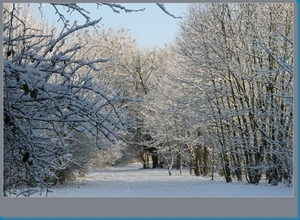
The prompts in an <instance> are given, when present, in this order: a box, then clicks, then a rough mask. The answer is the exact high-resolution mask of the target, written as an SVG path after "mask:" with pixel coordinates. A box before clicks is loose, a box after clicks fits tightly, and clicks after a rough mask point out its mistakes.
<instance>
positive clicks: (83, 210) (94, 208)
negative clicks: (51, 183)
mask: <svg viewBox="0 0 300 220" xmlns="http://www.w3.org/2000/svg"><path fill="white" fill-rule="evenodd" d="M56 1H57V0H56ZM68 1H69V2H71V1H70V0H65V2H68ZM8 2H16V1H8ZM18 2H21V1H18ZM29 2H31V3H38V2H36V1H29ZM39 2H45V3H46V2H49V1H44V0H42V1H39ZM72 2H74V1H72ZM75 2H78V3H80V2H83V1H75ZM88 2H89V3H93V2H95V1H88ZM109 2H111V0H109ZM117 2H118V3H139V2H141V1H126V0H119V1H117ZM148 2H149V3H154V2H155V1H154V2H151V1H145V2H143V3H148ZM164 2H165V3H182V1H177V2H176V0H175V1H169V0H167V1H164ZM192 2H197V3H205V2H203V1H202V0H199V1H195V0H193V1H189V2H187V3H192ZM206 2H220V3H221V2H231V1H222V0H220V1H216V0H213V1H206ZM235 2H243V1H235ZM252 2H253V3H259V2H269V3H271V2H272V3H275V2H282V3H283V2H286V1H283V0H282V1H278V0H273V1H270V0H266V1H251V3H252ZM288 2H292V3H295V4H294V5H295V7H294V11H295V13H294V14H295V21H298V13H297V12H298V9H299V5H298V4H299V3H297V4H296V2H295V1H288ZM26 3H28V1H26ZM1 6H2V5H1ZM0 13H1V14H2V10H1V12H0ZM294 30H295V35H294V36H295V39H296V40H297V39H298V27H297V25H296V22H294ZM1 32H2V29H1ZM294 43H295V48H296V50H295V53H294V54H295V57H296V58H298V51H297V49H298V42H297V41H295V42H294ZM0 49H1V51H2V44H1V45H0ZM297 61H298V59H296V62H295V64H296V65H295V73H297V72H298V66H297ZM1 71H2V72H3V69H2V63H1ZM297 82H298V76H297V74H295V82H294V83H295V84H296V83H297ZM2 83H3V74H0V88H1V91H3V90H2V89H3V84H2ZM294 88H295V94H297V95H298V88H297V86H295V87H294ZM294 97H295V96H294ZM0 101H1V104H0V105H1V106H2V103H3V92H0ZM294 103H295V106H294V112H295V113H296V114H297V113H298V111H297V110H298V106H297V105H298V97H295V98H294ZM0 115H3V108H2V107H1V108H0ZM1 117H2V116H1ZM294 122H295V123H294V124H295V131H296V132H297V131H298V124H297V122H298V115H295V117H294ZM0 128H1V129H0V141H1V142H0V144H1V146H3V129H2V128H3V120H2V119H0ZM296 132H295V134H297V133H296ZM294 146H298V137H297V135H295V136H294ZM296 156H298V149H297V147H295V148H294V171H295V172H294V175H295V176H294V177H295V178H294V182H295V184H294V197H292V198H4V197H3V196H2V193H1V196H0V218H1V217H80V218H85V217H98V218H99V217H104V218H105V217H122V218H126V217H173V218H175V217H176V218H185V217H195V218H205V217H221V218H226V217H274V218H286V217H294V218H297V217H298V172H297V168H298V160H297V159H298V158H296ZM0 158H3V147H2V148H1V150H0ZM0 161H1V166H0V172H1V178H0V187H1V189H2V188H3V185H2V179H3V172H2V167H3V164H2V163H3V162H2V161H3V160H2V159H1V160H0Z"/></svg>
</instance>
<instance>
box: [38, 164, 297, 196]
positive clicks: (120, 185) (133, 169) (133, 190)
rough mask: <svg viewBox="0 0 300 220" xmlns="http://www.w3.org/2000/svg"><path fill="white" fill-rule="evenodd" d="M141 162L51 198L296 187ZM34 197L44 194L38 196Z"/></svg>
mask: <svg viewBox="0 0 300 220" xmlns="http://www.w3.org/2000/svg"><path fill="white" fill-rule="evenodd" d="M141 167H142V165H141V164H131V165H127V166H124V167H113V168H112V169H111V170H110V171H103V170H94V171H92V172H90V173H89V174H87V175H86V177H85V178H84V179H82V180H80V181H78V182H76V183H73V184H67V185H60V186H57V187H55V188H53V189H52V192H51V193H48V197H291V196H293V188H288V187H285V186H270V185H268V184H266V183H264V182H263V181H261V183H260V184H259V185H250V184H247V183H246V182H233V183H226V182H225V180H223V179H222V178H220V179H217V180H211V179H210V178H209V177H197V176H191V175H189V172H188V170H185V172H184V174H183V175H179V171H178V170H173V175H172V176H169V175H168V171H167V170H166V169H159V168H158V169H141ZM35 196H45V194H42V195H35Z"/></svg>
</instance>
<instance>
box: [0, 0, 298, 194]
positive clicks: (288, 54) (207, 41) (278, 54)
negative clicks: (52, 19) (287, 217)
mask: <svg viewBox="0 0 300 220" xmlns="http://www.w3.org/2000/svg"><path fill="white" fill-rule="evenodd" d="M95 4H96V3H95ZM97 4H98V3H97ZM50 5H51V6H52V7H54V8H55V10H56V12H57V13H56V14H55V15H54V16H57V19H58V25H57V26H55V27H51V26H50V25H49V24H48V23H47V22H46V20H45V18H44V17H43V10H44V6H43V4H3V82H4V83H3V87H4V88H3V144H4V145H3V146H4V147H3V161H4V163H3V171H2V172H3V178H4V182H3V195H4V196H7V195H9V194H14V193H15V194H17V195H22V196H30V195H31V194H32V193H35V192H37V191H41V190H43V191H44V190H46V191H47V190H48V189H50V188H51V187H53V186H54V185H56V184H61V183H64V182H68V181H72V180H74V179H76V178H78V177H79V176H84V174H85V173H87V172H88V171H89V170H91V169H94V168H102V169H109V167H111V166H117V165H120V164H126V163H131V162H132V161H139V162H141V163H142V164H143V167H144V168H145V169H147V168H156V169H160V168H164V169H166V175H172V173H173V172H180V173H182V172H183V167H187V168H189V169H190V174H191V175H195V178H197V176H201V175H204V176H210V177H211V178H212V179H213V178H214V175H221V176H223V177H224V179H225V180H226V182H228V183H229V182H232V181H233V180H238V181H246V182H248V183H250V184H258V183H259V182H260V181H261V180H266V181H267V182H268V183H269V184H271V185H278V184H279V183H283V184H286V185H288V186H292V185H293V157H294V155H293V133H294V129H293V118H294V117H293V106H294V105H293V98H294V96H293V85H294V77H293V75H294V69H293V65H294V64H293V61H294V38H293V36H294V23H293V22H294V14H293V10H294V5H293V4H292V3H284V4H279V3H278V4H269V3H259V4H258V3H255V4H248V3H247V4H244V3H243V4H242V3H238V4H225V3H222V4H221V3H218V4H190V5H189V7H188V10H187V12H186V14H185V16H184V17H183V18H177V17H176V15H175V16H173V15H172V12H168V11H167V9H166V8H165V7H164V5H163V4H158V6H159V7H160V8H161V9H162V12H161V13H167V14H169V15H170V16H173V17H174V19H178V21H179V26H180V31H179V32H178V33H177V35H176V40H175V41H174V42H173V43H172V44H168V45H166V46H165V47H164V48H159V49H158V48H139V47H138V46H137V43H136V41H135V39H133V38H132V37H130V36H129V34H128V30H125V29H118V30H114V29H111V28H109V29H107V28H105V27H104V26H103V25H101V18H100V17H99V20H95V21H92V20H91V19H90V18H89V17H88V13H87V12H86V11H85V9H84V8H80V7H79V6H78V5H77V4H60V3H51V4H50ZM98 6H101V7H107V6H108V7H107V10H111V9H113V10H114V11H122V10H123V11H124V10H125V11H126V12H131V13H143V11H142V10H136V11H135V10H131V9H126V8H124V7H122V6H121V5H117V4H98ZM36 12H38V13H36ZM66 12H68V13H70V12H72V13H77V14H78V16H83V17H84V18H85V19H86V22H85V23H83V24H79V23H77V24H76V23H73V21H69V20H68V16H67V14H66ZM177 170H178V171H177Z"/></svg>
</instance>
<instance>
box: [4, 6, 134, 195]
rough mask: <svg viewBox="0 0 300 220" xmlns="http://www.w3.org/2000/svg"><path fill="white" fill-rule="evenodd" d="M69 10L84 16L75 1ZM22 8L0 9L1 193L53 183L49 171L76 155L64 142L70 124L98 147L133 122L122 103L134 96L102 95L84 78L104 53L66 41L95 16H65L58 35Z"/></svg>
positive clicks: (30, 190)
mask: <svg viewBox="0 0 300 220" xmlns="http://www.w3.org/2000/svg"><path fill="white" fill-rule="evenodd" d="M53 6H56V5H55V4H53ZM28 7H29V6H28ZM66 7H68V8H69V9H70V10H75V11H77V12H79V13H84V14H85V12H84V10H83V9H81V8H78V7H75V6H74V5H72V4H71V5H66ZM24 8H25V9H27V6H26V5H23V4H5V5H4V7H3V15H4V16H3V35H4V36H3V50H4V51H3V67H4V91H3V96H4V97H3V98H4V99H3V110H4V151H3V152H4V195H8V194H10V193H14V192H13V191H12V190H17V193H18V194H20V195H25V196H29V195H30V194H31V193H33V192H34V191H35V189H33V188H31V187H38V188H39V189H47V188H49V187H51V184H52V183H53V181H52V179H53V178H56V176H55V174H54V172H53V170H62V169H65V168H66V167H67V166H68V164H69V163H70V162H71V161H72V160H73V157H72V154H73V153H74V152H73V150H72V149H71V145H70V144H69V143H68V141H67V140H66V137H68V135H70V134H69V133H68V132H69V131H70V129H72V130H74V131H77V132H85V131H86V132H89V133H90V134H92V135H93V136H95V137H96V139H97V140H100V141H101V142H100V141H98V142H97V143H96V146H97V147H101V146H102V145H105V144H106V143H103V142H102V141H104V140H105V141H110V142H116V141H117V140H118V139H119V137H118V134H119V132H120V131H126V130H127V129H128V128H129V127H131V126H132V121H131V120H127V119H128V118H126V117H125V113H126V111H125V110H124V109H122V107H121V104H120V103H124V102H128V101H132V99H131V98H129V97H120V96H119V95H118V94H116V93H113V92H110V93H106V92H103V91H102V90H101V88H98V87H96V86H95V83H94V82H93V79H92V77H91V76H90V75H89V73H90V72H91V71H100V70H101V64H103V63H104V62H107V61H108V60H109V58H99V57H96V58H95V57H94V58H93V59H88V58H87V57H84V56H81V57H80V56H77V53H78V52H79V51H80V50H81V49H82V48H83V47H85V44H84V43H82V44H81V43H74V44H70V43H66V41H67V40H68V39H69V38H71V37H72V34H74V33H76V32H77V31H79V30H82V29H85V28H88V27H93V26H95V25H96V24H97V23H98V22H99V21H100V19H99V20H96V21H90V20H87V22H86V23H84V24H82V25H80V24H78V25H73V26H71V25H69V24H68V21H64V24H65V26H63V27H62V29H61V30H60V31H59V33H55V30H54V29H52V30H51V31H48V30H45V28H44V27H43V26H42V25H43V24H41V23H40V26H39V25H38V24H39V23H38V22H35V21H36V20H30V22H29V21H28V20H26V19H28V13H27V11H26V10H25V9H24ZM33 24H35V25H33ZM83 71H84V74H83ZM64 134H66V135H64ZM82 147H84V146H82ZM39 189H37V190H39Z"/></svg>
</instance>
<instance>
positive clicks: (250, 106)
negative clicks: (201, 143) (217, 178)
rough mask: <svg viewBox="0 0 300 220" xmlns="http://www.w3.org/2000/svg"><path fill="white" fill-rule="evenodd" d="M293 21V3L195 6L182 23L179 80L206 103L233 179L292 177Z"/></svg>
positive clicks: (210, 123)
mask: <svg viewBox="0 0 300 220" xmlns="http://www.w3.org/2000/svg"><path fill="white" fill-rule="evenodd" d="M292 20H293V5H292V4H205V5H203V4H193V5H191V7H190V8H189V11H188V14H187V16H186V17H185V19H184V20H183V22H182V23H181V32H180V34H179V35H178V38H177V48H178V52H179V53H180V54H181V56H182V60H183V62H182V63H183V68H185V69H186V70H187V71H186V76H185V80H182V78H181V81H182V82H185V84H186V85H189V87H190V89H189V93H188V94H190V93H191V92H193V94H194V100H197V101H201V105H202V107H201V108H200V109H203V110H205V111H202V114H201V115H200V116H199V117H200V118H206V123H205V125H206V129H205V131H206V132H204V134H206V135H207V134H209V135H210V138H212V137H213V139H214V140H215V141H213V142H212V143H214V144H216V145H217V146H216V148H214V149H217V151H218V153H219V155H220V162H221V165H222V170H223V172H222V173H223V174H224V175H225V179H226V181H227V182H230V181H231V180H232V177H233V176H236V177H237V179H239V180H242V178H243V176H244V177H245V178H246V180H247V181H248V182H249V183H253V184H257V183H258V182H259V181H260V180H261V178H262V176H263V175H266V176H267V177H266V178H267V179H268V181H269V182H270V183H272V184H275V185H276V184H277V183H278V182H279V181H281V180H282V179H283V178H288V179H290V178H291V177H292V176H291V172H292V171H291V170H292V166H290V165H291V164H292V159H291V158H292V157H291V155H292V145H293V143H292V139H293V138H292V137H293V135H292V133H293V132H292V131H293V130H292V127H293V126H292V122H291V120H292V115H293V113H292V108H291V106H292V99H293V95H292V94H293V90H292V83H293V72H292V68H291V67H292V66H293V40H292V34H293V26H292ZM190 103H191V105H193V106H194V108H198V107H199V105H198V107H197V105H196V103H197V102H195V101H192V102H190ZM207 110H209V111H207ZM203 113H204V114H203ZM287 124H289V129H287ZM287 143H289V144H287ZM283 152H284V153H283ZM283 155H289V156H287V157H286V156H283ZM278 158H280V159H278ZM287 158H289V159H287ZM284 161H285V162H284ZM287 161H289V162H287ZM283 164H285V165H283ZM287 164H289V165H287ZM283 167H284V168H283ZM288 167H289V168H288ZM283 170H289V171H288V172H289V173H290V174H287V173H288V172H287V171H283ZM287 176H288V177H287Z"/></svg>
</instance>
